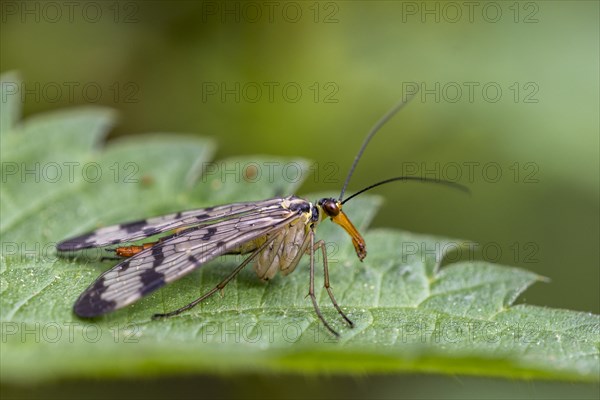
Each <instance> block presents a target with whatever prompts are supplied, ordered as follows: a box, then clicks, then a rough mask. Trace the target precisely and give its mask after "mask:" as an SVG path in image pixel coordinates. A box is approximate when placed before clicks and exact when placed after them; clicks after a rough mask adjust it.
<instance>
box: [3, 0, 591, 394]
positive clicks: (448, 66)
mask: <svg viewBox="0 0 600 400" xmlns="http://www.w3.org/2000/svg"><path fill="white" fill-rule="evenodd" d="M1 7H2V8H1V11H2V15H1V19H2V25H1V31H0V33H1V35H0V46H1V57H0V70H1V71H3V72H4V71H7V70H12V69H16V70H19V71H20V72H21V73H22V75H23V78H24V80H25V83H24V86H23V87H22V88H21V89H22V100H23V107H24V113H25V115H26V116H29V115H32V114H34V113H38V112H43V111H49V110H54V109H60V108H64V107H71V106H76V105H84V104H99V105H106V106H110V107H113V108H116V109H118V110H119V111H120V117H121V121H120V125H118V126H117V127H116V129H115V130H114V131H113V132H112V135H111V138H112V137H117V136H121V135H134V134H136V133H144V132H186V133H192V134H198V135H204V136H210V137H213V138H214V139H215V140H216V141H217V143H218V152H217V158H220V157H225V156H230V155H238V154H272V155H283V156H302V157H305V158H308V159H311V160H313V161H314V162H315V164H314V166H315V168H314V170H315V171H318V173H316V172H315V173H313V174H311V175H310V176H308V179H307V181H306V183H305V184H304V186H303V187H302V190H301V192H300V194H302V193H307V192H312V191H319V190H331V191H338V190H339V189H340V187H341V185H342V182H343V179H344V177H345V174H346V171H347V169H348V167H349V166H350V163H351V161H352V159H353V157H354V155H355V153H356V151H357V150H358V147H359V145H360V143H361V142H362V140H363V137H364V135H365V134H366V132H367V131H368V130H369V128H370V127H371V126H372V125H373V123H374V122H375V121H376V120H377V119H378V118H379V117H380V116H381V115H383V113H385V112H386V111H387V110H388V109H389V108H390V107H391V106H392V105H393V104H394V103H396V102H397V101H398V100H399V99H401V98H402V97H403V96H404V95H405V94H406V93H407V92H409V91H411V90H413V89H414V88H415V87H419V88H420V89H421V90H420V92H419V93H418V94H417V95H416V97H415V98H414V99H413V101H412V102H411V104H410V105H409V106H408V107H406V108H405V109H404V110H403V111H402V112H401V113H400V114H399V115H398V116H397V117H395V118H394V119H393V120H392V121H391V122H390V123H389V124H388V125H386V127H385V128H384V129H383V130H382V132H381V133H380V134H379V136H377V137H376V138H375V139H374V140H373V142H372V144H371V145H370V147H369V148H368V150H367V152H366V153H365V156H364V158H363V159H362V161H361V163H360V164H359V168H358V169H357V172H356V174H355V176H354V178H353V180H352V183H351V185H350V192H351V191H352V190H353V189H354V190H356V189H360V188H361V187H363V186H366V185H368V184H370V183H373V182H375V181H377V180H380V179H384V178H388V177H391V176H395V175H401V174H403V173H413V174H417V175H419V174H420V173H421V172H424V171H427V176H429V177H437V178H446V179H451V180H456V181H458V182H461V183H463V184H466V185H468V186H469V187H470V188H471V190H472V192H473V194H472V196H470V197H468V196H463V195H460V194H457V193H454V192H452V191H449V190H447V189H445V188H440V187H435V186H433V187H426V186H423V185H418V184H413V185H408V184H398V185H389V186H386V187H383V188H381V189H380V190H379V193H380V194H381V195H382V196H383V197H384V198H385V199H386V202H385V205H384V207H383V208H382V210H381V212H380V213H379V216H378V217H377V219H376V220H375V221H374V225H375V226H387V227H395V228H400V229H405V230H410V231H415V232H424V233H431V234H436V235H443V236H449V237H456V238H465V239H470V240H473V241H474V242H476V243H478V249H477V251H475V252H474V254H470V253H469V254H463V255H462V256H463V258H468V257H471V256H474V257H477V258H481V259H486V260H488V261H494V262H498V263H503V264H507V265H515V266H520V267H523V268H526V269H529V270H532V271H535V272H536V273H538V274H541V275H544V276H547V277H549V278H550V279H551V283H549V284H538V285H536V286H534V287H533V288H531V289H529V290H528V291H527V292H526V293H525V294H524V295H523V296H522V297H521V300H520V301H524V302H527V303H530V304H537V305H545V306H549V307H557V308H569V309H574V310H581V311H590V312H594V313H598V312H599V311H600V299H599V281H600V272H599V271H600V268H599V265H600V262H599V261H600V260H599V250H598V243H599V242H600V238H599V223H600V222H599V221H600V215H599V209H600V207H599V170H600V168H599V137H600V134H599V130H600V125H599V109H600V104H599V82H598V81H599V57H600V55H599V52H600V51H599V48H600V44H599V25H600V23H599V3H598V2H590V1H552V2H513V1H509V2H504V1H498V2H471V3H463V2H450V3H444V2H441V3H440V2H393V1H392V2H390V1H382V2H377V1H374V2H367V1H348V2H319V3H317V2H236V1H231V2H226V3H221V2H214V1H206V2H194V1H181V2H177V1H149V2H120V3H117V2H78V1H75V2H64V3H63V2H51V3H45V2H35V1H31V2H15V1H2V2H1ZM109 140H110V138H109ZM240 200H243V199H240ZM378 379H379V378H378ZM386 379H387V380H385V382H386V383H385V385H384V386H385V388H386V391H384V392H381V396H382V397H385V396H389V397H399V396H401V395H402V391H401V390H400V388H399V387H398V386H397V384H401V385H402V387H403V388H406V387H407V386H410V385H412V386H411V387H412V389H411V390H408V391H406V392H405V393H412V396H409V397H418V394H419V393H420V392H419V390H418V388H419V387H420V385H429V384H430V383H431V382H432V381H435V380H434V379H432V378H427V379H412V378H411V379H398V380H395V379H393V378H386ZM247 380H248V381H250V382H254V380H252V379H247ZM364 381H365V382H370V383H373V380H372V379H371V381H370V380H369V378H366V377H365V378H364ZM375 381H377V380H375ZM340 382H341V381H340V380H337V381H336V379H333V378H332V379H331V381H327V382H325V383H324V385H329V386H330V385H334V386H335V385H336V384H340ZM377 382H378V381H377ZM394 382H396V383H397V384H394ZM468 382H469V384H462V383H461V384H457V383H456V382H455V381H453V380H450V379H443V380H441V383H440V384H441V385H445V386H442V387H448V388H451V389H449V390H448V392H445V391H444V390H440V392H439V393H438V394H439V395H442V394H443V393H456V392H457V387H459V388H460V390H459V391H458V392H459V393H463V394H464V393H466V392H468V391H469V390H471V389H472V390H473V391H474V392H473V393H475V394H474V395H473V396H475V397H477V396H479V395H481V396H483V393H487V395H488V396H490V395H492V397H494V396H493V395H498V396H499V395H501V394H502V393H504V394H506V395H507V396H508V395H509V394H510V393H513V394H514V393H517V394H518V395H517V397H523V396H527V397H536V396H538V395H541V393H553V394H555V395H556V396H561V395H562V394H563V393H562V391H561V390H558V391H552V390H549V389H548V386H544V385H542V384H539V385H540V388H541V389H538V388H536V389H534V390H530V388H527V389H525V390H520V389H519V388H522V387H521V386H518V387H517V389H515V388H514V387H512V388H511V389H510V390H508V391H504V392H503V389H502V388H503V387H504V388H505V389H506V386H503V384H499V383H497V381H496V383H497V384H494V385H491V386H488V385H486V384H481V381H478V382H475V381H474V380H472V379H470V380H468ZM474 382H475V383H474ZM219 385H220V386H222V383H221V384H219ZM272 385H273V386H270V388H269V389H265V386H266V385H265V383H264V381H262V383H260V382H259V384H258V386H256V387H255V388H254V390H258V389H261V390H267V393H277V394H278V395H279V394H281V393H282V392H281V391H280V388H281V387H285V384H284V383H283V381H278V382H273V383H272ZM278 385H279V386H278ZM281 385H283V386H281ZM506 385H509V384H508V383H506ZM523 385H525V384H523ZM184 386H185V385H184ZM300 386H302V385H300ZM359 386H360V385H359ZM346 387H348V386H346ZM490 387H491V388H494V389H493V393H492V394H490V393H488V392H489V389H490ZM277 388H279V389H277ZM580 389H581V390H582V392H578V393H579V396H578V397H581V396H585V395H586V394H588V393H592V394H594V395H595V394H597V393H598V389H597V387H596V388H593V389H591V391H588V389H590V387H585V388H580ZM269 390H271V392H269ZM403 390H404V389H403ZM486 391H488V392H486ZM511 391H512V392H511ZM238 392H240V391H238ZM49 393H52V392H49ZM263 393H264V392H263ZM317 393H320V392H319V391H317ZM322 393H323V395H324V396H325V395H327V396H330V395H331V391H330V389H328V390H327V391H326V392H322ZM337 393H339V394H340V395H344V394H352V392H347V391H341V392H337ZM358 393H360V391H358V392H355V394H358ZM378 393H379V392H378ZM568 393H569V391H568V390H567V391H566V392H565V395H566V396H568ZM571 394H572V393H571ZM199 395H201V393H199ZM238 395H239V393H238ZM396 395H397V396H396ZM430 395H431V396H434V395H435V394H433V393H430ZM265 397H268V396H267V395H265Z"/></svg>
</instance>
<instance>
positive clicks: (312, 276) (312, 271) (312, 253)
mask: <svg viewBox="0 0 600 400" xmlns="http://www.w3.org/2000/svg"><path fill="white" fill-rule="evenodd" d="M308 234H309V235H310V248H311V251H310V283H309V285H308V295H309V296H310V299H311V300H312V303H313V307H314V308H315V312H316V313H317V316H318V317H319V319H320V320H321V322H323V325H325V328H327V330H329V332H331V333H332V334H333V335H334V336H335V337H340V334H339V333H337V332H336V331H335V330H334V329H333V328H332V327H331V326H330V325H329V324H328V323H327V321H325V318H324V317H323V314H321V309H320V308H319V305H318V304H317V298H316V296H315V252H316V248H315V233H314V232H313V231H312V230H310V231H309V233H308ZM338 308H339V307H338Z"/></svg>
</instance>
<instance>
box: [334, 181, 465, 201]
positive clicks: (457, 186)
mask: <svg viewBox="0 0 600 400" xmlns="http://www.w3.org/2000/svg"><path fill="white" fill-rule="evenodd" d="M396 181H417V182H423V183H437V184H439V185H444V186H448V187H450V188H452V189H457V190H460V191H461V192H465V193H467V194H471V190H469V188H468V187H466V186H465V185H461V184H460V183H456V182H452V181H445V180H443V179H431V178H425V177H423V178H420V177H418V176H397V177H395V178H390V179H386V180H383V181H381V182H377V183H374V184H372V185H369V186H367V187H366V188H364V189H361V190H359V191H358V192H356V193H354V194H353V195H352V196H350V197H347V198H346V199H345V200H344V201H342V204H344V203H345V202H347V201H348V200H350V199H352V198H354V197H356V196H358V195H359V194H361V193H364V192H366V191H367V190H371V189H373V188H376V187H377V186H381V185H385V184H386V183H390V182H396Z"/></svg>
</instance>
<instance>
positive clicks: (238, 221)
mask: <svg viewBox="0 0 600 400" xmlns="http://www.w3.org/2000/svg"><path fill="white" fill-rule="evenodd" d="M299 216H300V213H299V212H297V211H291V210H289V209H287V208H284V207H282V206H281V205H280V206H279V207H269V208H268V211H265V207H261V208H260V209H258V210H254V211H252V212H248V213H246V214H245V215H242V216H237V217H234V218H228V219H227V220H224V221H220V222H217V223H214V224H212V225H209V226H199V227H195V228H191V229H190V230H187V231H184V232H181V233H179V234H175V235H172V236H171V237H169V238H168V239H166V240H163V241H161V242H158V243H157V244H155V245H154V246H152V247H151V248H149V249H146V250H144V251H142V252H140V253H138V254H136V255H135V256H133V257H131V258H128V259H126V260H124V261H122V262H121V263H119V264H117V265H116V266H115V267H113V268H112V269H110V270H108V271H106V272H105V273H104V274H102V275H101V276H100V277H99V278H98V279H97V280H96V281H95V282H94V283H93V284H92V285H91V286H90V287H89V288H87V289H86V290H85V292H83V293H82V294H81V296H80V297H79V299H78V300H77V302H76V303H75V306H74V311H75V313H76V314H77V315H79V316H82V317H94V316H97V315H101V314H105V313H108V312H110V311H113V310H116V309H119V308H122V307H124V306H126V305H129V304H131V303H133V302H135V301H137V300H139V299H140V298H142V297H143V296H145V295H147V294H149V293H150V292H153V291H155V290H156V289H158V288H160V287H162V286H164V285H165V284H167V283H169V282H172V281H174V280H176V279H179V278H181V277H182V276H184V275H186V274H188V273H190V272H191V271H193V270H194V269H196V268H198V267H199V266H201V265H203V264H204V263H206V262H208V261H210V260H213V259H214V258H215V257H218V256H221V255H223V254H227V253H231V252H235V251H236V249H238V248H239V247H240V246H242V245H244V244H248V243H250V242H252V241H253V240H255V239H258V238H261V237H264V236H265V235H267V234H269V233H273V232H276V231H278V230H280V229H283V228H285V227H286V226H287V224H289V223H291V222H293V221H294V220H296V219H297V218H299Z"/></svg>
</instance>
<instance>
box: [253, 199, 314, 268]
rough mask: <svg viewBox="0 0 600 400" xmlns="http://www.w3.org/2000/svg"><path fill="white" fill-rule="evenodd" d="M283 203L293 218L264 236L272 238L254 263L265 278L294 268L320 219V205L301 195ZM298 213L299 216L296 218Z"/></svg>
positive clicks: (264, 239)
mask: <svg viewBox="0 0 600 400" xmlns="http://www.w3.org/2000/svg"><path fill="white" fill-rule="evenodd" d="M281 206H282V208H284V209H286V210H289V212H290V214H289V218H291V221H290V223H289V224H287V225H286V226H285V227H283V228H281V229H279V230H277V231H275V232H273V233H270V234H269V235H268V236H266V237H263V238H260V241H261V242H262V243H260V244H263V243H265V242H266V241H267V240H272V241H271V242H270V243H269V245H267V247H266V248H265V249H264V250H262V251H261V253H260V254H259V255H258V256H257V258H256V262H255V263H254V271H255V272H256V274H257V275H258V277H259V278H260V279H263V280H269V279H271V278H273V277H274V276H275V275H276V274H277V271H281V273H283V274H284V275H287V274H289V273H291V272H292V271H294V269H295V268H296V266H297V265H298V263H299V262H300V259H301V258H302V255H304V253H305V252H306V249H307V248H308V246H309V245H310V231H311V230H314V229H315V228H316V226H317V224H318V223H319V220H320V219H319V210H318V208H317V207H316V206H314V205H313V204H312V203H311V202H309V201H306V200H303V199H300V198H298V197H294V196H292V197H286V198H284V199H282V202H281ZM294 215H295V216H296V218H293V217H294ZM257 244H258V245H260V244H259V243H257Z"/></svg>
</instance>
